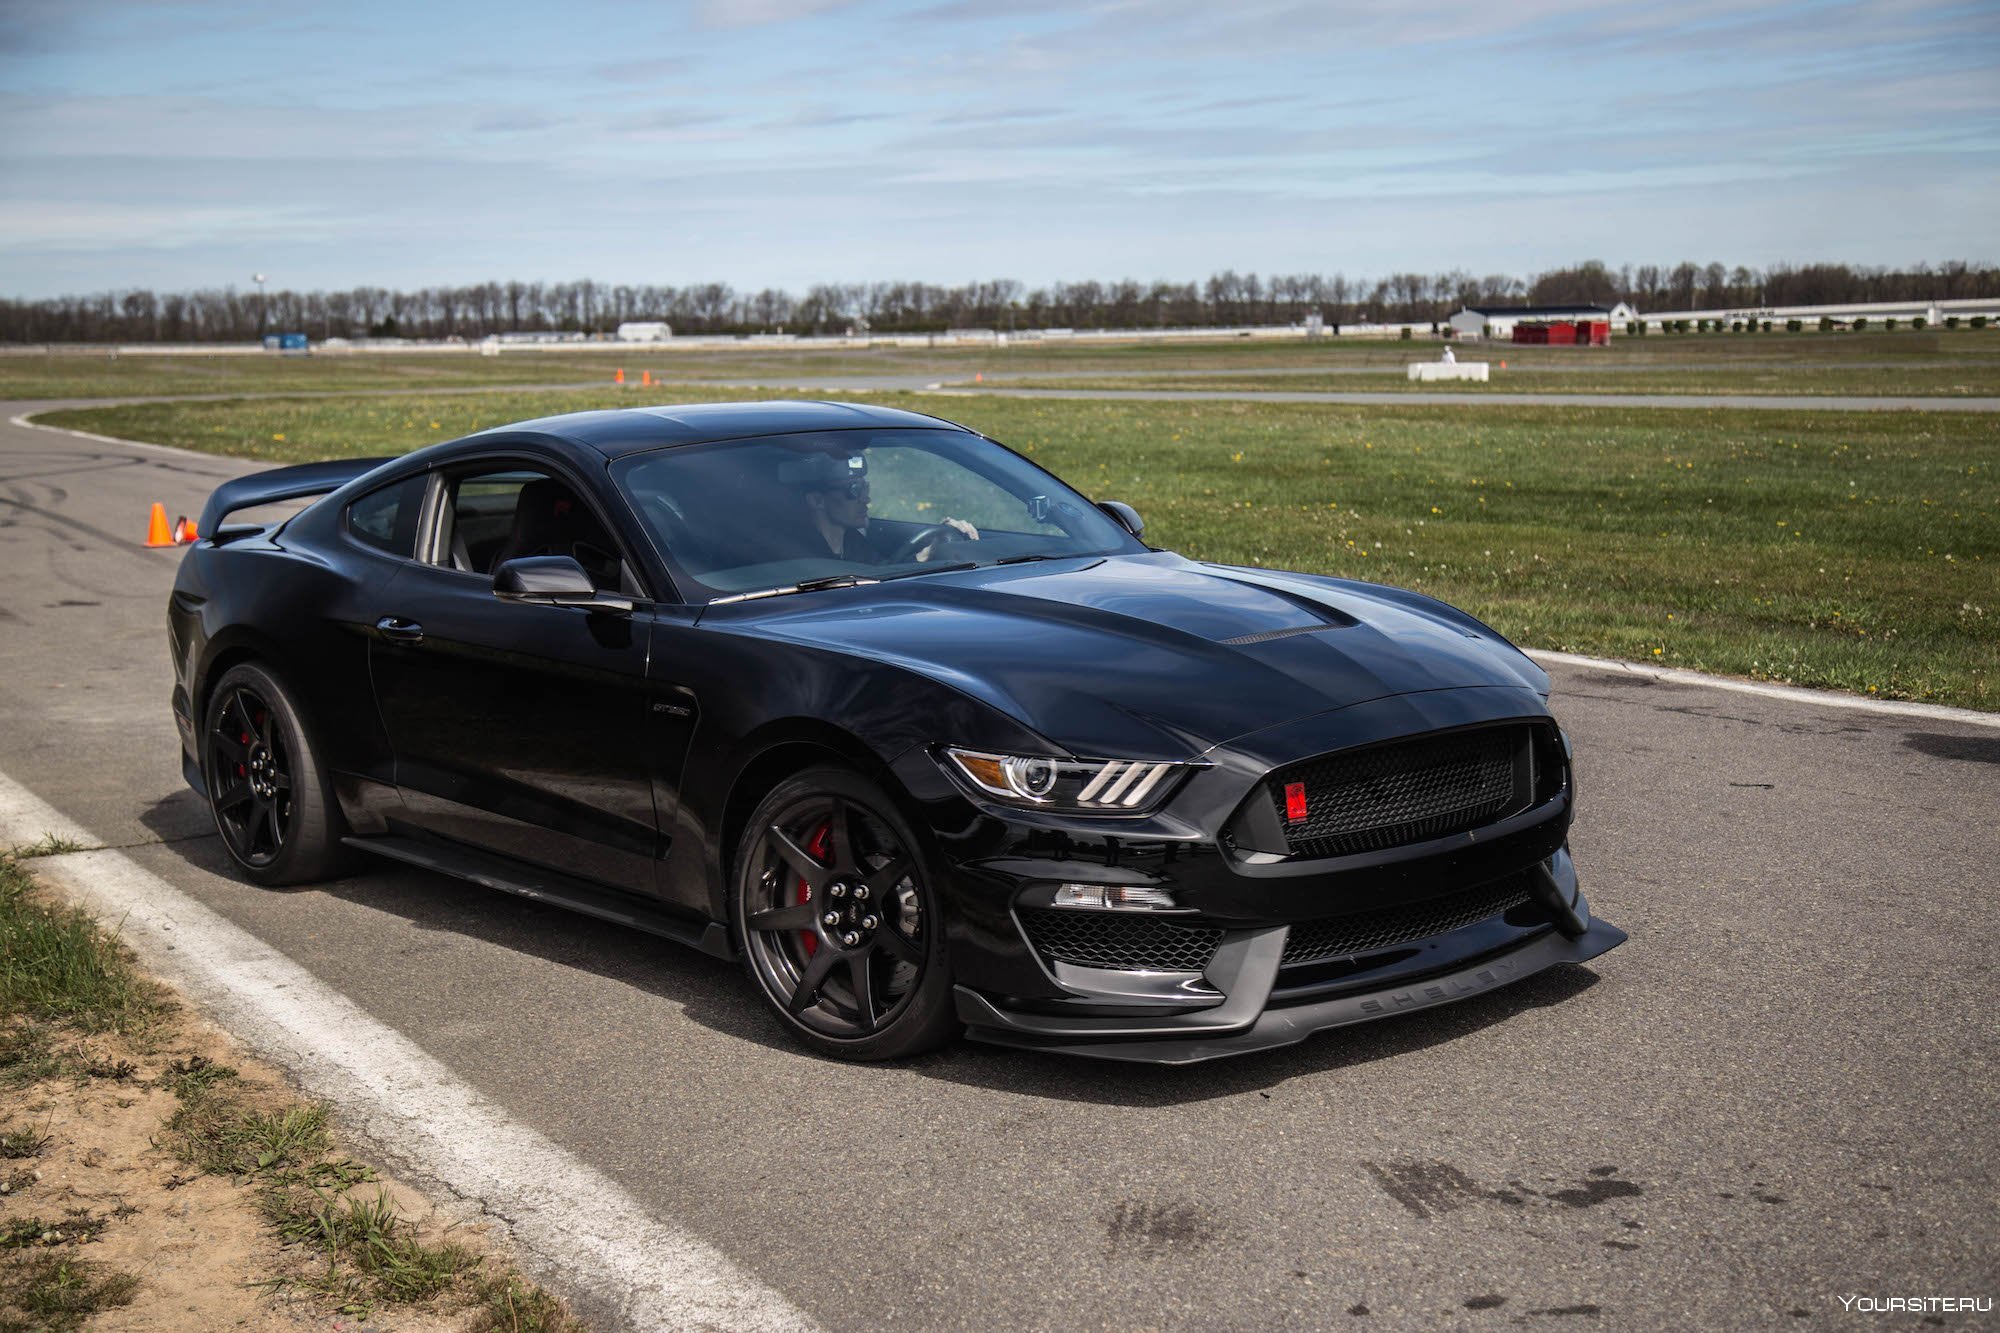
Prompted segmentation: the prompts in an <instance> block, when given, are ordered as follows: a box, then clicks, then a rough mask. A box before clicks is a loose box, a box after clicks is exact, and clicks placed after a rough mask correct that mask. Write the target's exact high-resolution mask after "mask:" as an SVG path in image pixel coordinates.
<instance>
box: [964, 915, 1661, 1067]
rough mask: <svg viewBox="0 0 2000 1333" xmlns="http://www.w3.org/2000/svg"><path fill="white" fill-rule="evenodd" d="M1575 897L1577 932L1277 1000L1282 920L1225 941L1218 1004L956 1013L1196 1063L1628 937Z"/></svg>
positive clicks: (1067, 1048) (1530, 970)
mask: <svg viewBox="0 0 2000 1333" xmlns="http://www.w3.org/2000/svg"><path fill="white" fill-rule="evenodd" d="M1576 905H1577V908H1578V911H1579V914H1580V915H1581V916H1583V917H1584V919H1585V920H1586V921H1587V925H1586V927H1585V929H1584V930H1583V932H1582V933H1581V934H1579V935H1575V936H1571V935H1568V934H1565V933H1564V932H1563V931H1561V930H1558V929H1556V928H1554V927H1551V928H1550V929H1548V930H1546V931H1543V932H1541V933H1539V934H1536V935H1532V936H1530V937H1529V938H1528V939H1527V940H1526V942H1525V943H1519V944H1517V945H1515V946H1514V947H1512V948H1510V949H1507V950H1505V951H1503V952H1500V953H1497V954H1489V955H1487V956H1485V957H1481V958H1478V959H1476V960H1475V961H1472V962H1467V963H1463V964H1461V965H1459V966H1457V967H1455V968H1453V969H1452V970H1449V971H1443V972H1433V973H1430V974H1428V975H1425V976H1421V977H1417V978H1414V979H1410V980H1407V981H1402V982H1397V983H1395V984H1390V985H1386V986H1380V987H1375V988H1368V989H1360V990H1349V991H1343V992H1341V993H1339V994H1336V995H1334V996H1332V997H1330V998H1327V999H1323V1000H1315V1001H1308V1002H1305V1003H1301V1004H1292V1005H1286V1006H1283V1007H1279V1008H1267V1007H1266V1005H1267V1004H1268V1002H1269V1000H1270V998H1271V992H1272V990H1273V988H1274V987H1275V985H1276V982H1277V979H1278V971H1279V962H1280V959H1281V957H1282V956H1283V953H1284V948H1285V936H1286V933H1287V931H1288V929H1289V928H1288V927H1285V926H1275V927H1271V928H1269V929H1267V930H1262V931H1243V932H1241V933H1240V935H1239V936H1237V937H1236V938H1233V939H1231V940H1229V941H1227V942H1225V944H1224V946H1223V948H1222V949H1221V950H1219V951H1218V953H1217V958H1216V961H1215V963H1214V964H1212V965H1211V966H1210V968H1209V971H1208V980H1209V981H1210V982H1211V983H1212V984H1213V985H1214V986H1215V987H1216V989H1218V990H1220V991H1222V992H1223V994H1224V995H1225V996H1226V997H1227V998H1226V999H1225V1000H1224V1001H1223V1003H1222V1004H1221V1005H1219V1006H1216V1007H1214V1008H1210V1009H1203V1010H1199V1011H1196V1012H1192V1013H1179V1014H1168V1015H1160V1016H1156V1017H1145V1018H1083V1017H1070V1016H1066V1015H1065V1016H1058V1015H1046V1014H1034V1013H1017V1012H1014V1011H1011V1010H1007V1009H1002V1008H1000V1007H999V1006H997V1005H995V1004H994V1003H993V1002H992V1001H991V1000H989V999H988V998H986V997H985V996H983V995H981V994H979V993H978V992H976V991H971V990H968V989H966V988H965V987H963V986H961V987H959V988H958V1013H959V1017H960V1018H961V1019H963V1020H964V1021H965V1023H966V1024H967V1026H968V1031H967V1035H968V1036H970V1037H973V1038H975V1039H977V1040H979V1041H987V1042H993V1043H996V1044H998V1045H1002V1046H1017V1047H1023V1048H1026V1049H1029V1050H1043V1051H1060V1052H1063V1053H1065V1054H1070V1055H1086V1056H1092V1057H1095V1058H1097V1059H1100V1060H1125V1061H1133V1062H1137V1063H1143V1064H1163V1065H1185V1064H1194V1063H1197V1062H1199V1061H1202V1060H1214V1059H1217V1058H1219V1057H1221V1056H1225V1055H1242V1054H1245V1053H1247V1052H1250V1051H1262V1050H1269V1049H1271V1048H1272V1047H1276V1046H1289V1045H1291V1044H1292V1043H1293V1042H1297V1041H1302V1040H1304V1039H1305V1038H1306V1037H1309V1036H1311V1035H1312V1034H1313V1033H1315V1032H1320V1031H1323V1030H1325V1029H1327V1028H1336V1027H1345V1026H1347V1025H1349V1024H1352V1023H1367V1022H1371V1021H1373V1020H1375V1019H1378V1018H1387V1017H1389V1016H1390V1015H1391V1014H1400V1013H1410V1012H1414V1011H1415V1010H1418V1009H1429V1008H1432V1007H1434V1006H1436V1005H1440V1004H1449V1003H1450V1002H1452V1001H1453V1000H1463V999H1467V998H1469V997H1471V996H1474V995H1479V994H1483V993H1484V992H1486V991H1490V990H1495V989H1497V988H1499V987H1501V986H1505V985H1508V984H1510V983H1512V982H1516V981H1520V980H1522V979H1523V978H1525V977H1529V976H1532V975H1534V974H1535V973H1537V972H1540V971H1542V970H1543V969H1545V968H1549V967H1553V966H1555V965H1556V964H1557V963H1584V962H1588V961H1590V960H1591V959H1593V958H1596V957H1597V956H1598V955H1600V954H1603V953H1606V952H1608V951H1609V950H1611V949H1615V948H1617V947H1618V946H1619V945H1620V944H1623V943H1624V942H1625V932H1624V931H1622V930H1620V929H1618V927H1616V926H1614V925H1611V924H1610V923H1609V922H1606V921H1599V920H1591V919H1589V916H1588V912H1589V908H1588V906H1587V904H1585V903H1584V902H1583V901H1582V900H1581V899H1580V898H1579V899H1578V901H1577V904H1576Z"/></svg>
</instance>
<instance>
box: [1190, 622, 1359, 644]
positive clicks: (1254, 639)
mask: <svg viewBox="0 0 2000 1333" xmlns="http://www.w3.org/2000/svg"><path fill="white" fill-rule="evenodd" d="M1353 623H1354V622H1353V621H1351V620H1350V621H1348V622H1346V624H1334V625H1293V626H1292V627H1291V628H1289V629H1267V630H1264V631H1263V632H1262V633H1259V634H1239V635H1237V636H1236V637H1235V638H1233V639H1221V640H1218V642H1220V643H1226V644H1229V645H1231V646H1240V645H1242V644H1246V643H1269V642H1270V641H1271V640H1273V639H1289V638H1291V637H1292V636H1293V635H1294V634H1323V633H1325V632H1326V631H1327V630H1330V629H1346V628H1347V626H1348V625H1351V624H1353Z"/></svg>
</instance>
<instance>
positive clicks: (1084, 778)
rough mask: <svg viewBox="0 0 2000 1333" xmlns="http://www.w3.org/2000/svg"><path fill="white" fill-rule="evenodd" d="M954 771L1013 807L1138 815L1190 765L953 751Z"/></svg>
mask: <svg viewBox="0 0 2000 1333" xmlns="http://www.w3.org/2000/svg"><path fill="white" fill-rule="evenodd" d="M945 755H946V756H947V757H948V758H949V759H950V761H951V763H950V765H949V766H950V767H951V768H953V769H955V770H956V771H957V772H958V773H959V775H960V776H962V777H964V778H965V780H966V781H968V782H970V783H971V784H972V785H973V786H974V787H976V788H978V789H979V790H980V791H981V792H983V793H985V794H986V795H988V796H992V797H996V798H998V799H999V800H1002V801H1006V802H1008V803H1009V804H1013V805H1024V806H1031V807H1037V808H1044V809H1058V810H1063V809H1066V810H1103V811H1110V812H1113V813H1122V814H1135V813H1137V812H1139V811H1141V810H1146V809H1150V808H1151V807H1153V806H1155V805H1158V804H1159V803H1160V802H1161V801H1162V800H1164V799H1165V798H1166V796H1167V793H1168V792H1170V791H1171V790H1172V789H1173V786H1174V779H1175V777H1177V776H1178V775H1179V773H1180V771H1181V770H1182V769H1184V768H1186V767H1187V765H1185V764H1163V763H1153V762H1149V761H1147V760H1139V759H1135V760H1121V759H1047V758H1042V757H1040V756H1036V755H1012V754H988V753H985V752H983V751H979V750H959V749H953V748H947V749H946V750H945Z"/></svg>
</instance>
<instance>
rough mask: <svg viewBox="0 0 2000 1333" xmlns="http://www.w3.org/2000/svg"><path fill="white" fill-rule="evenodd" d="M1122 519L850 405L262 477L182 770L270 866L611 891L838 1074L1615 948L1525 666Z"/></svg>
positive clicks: (1419, 1004) (213, 556) (554, 431)
mask: <svg viewBox="0 0 2000 1333" xmlns="http://www.w3.org/2000/svg"><path fill="white" fill-rule="evenodd" d="M313 496H319V497H322V498H319V499H317V500H315V501H314V502H313V503H311V504H309V505H307V506H306V507H305V508H303V509H302V510H299V511H298V512H297V513H296V514H295V515H293V516H292V517H290V518H288V519H285V520H283V521H281V522H277V523H273V524H234V525H232V524H231V523H229V521H228V520H229V518H230V516H231V515H232V514H234V513H236V512H238V511H241V510H245V509H249V508H252V507H255V506H259V505H266V504H271V503H274V502H277V501H297V500H300V499H305V498H308V497H313ZM1141 530H1142V525H1141V523H1140V521H1139V517H1138V515H1137V514H1135V513H1134V512H1133V511H1132V510H1131V509H1130V508H1128V507H1127V506H1125V505H1121V504H1118V503H1116V502H1112V501H1105V502H1103V503H1101V504H1093V503H1091V502H1090V501H1089V500H1086V499H1085V498H1084V497H1083V496H1081V495H1079V494H1078V493H1077V492H1076V491H1074V490H1072V489H1070V488H1069V487H1068V486H1066V485H1064V484H1063V483H1062V482H1061V481H1059V480H1058V479H1057V478H1055V477H1054V476H1052V475H1050V474H1049V473H1048V472H1046V471H1044V470H1042V469H1041V468H1039V467H1037V466H1036V465H1035V464H1033V463H1031V462H1029V461H1028V460H1027V459H1025V458H1023V457H1021V456H1020V455H1018V454H1016V453H1014V452H1012V451H1011V450H1008V449H1006V448H1003V447H1002V446H1000V445H998V444H996V443H994V442H993V441H991V440H988V439H986V438H985V437H983V436H980V435H977V434H975V433H973V432H972V431H969V430H966V429H964V428H963V427H959V426H955V425H952V424H951V423H949V422H945V421H940V420H937V419H934V418H931V417H926V416H919V415H916V414H914V413H909V412H899V411H890V410H886V409H881V408H874V407H861V406H854V405H849V404H841V403H741V404H720V405H701V406H691V407H657V408H641V409H631V410H620V411H608V412H585V413H579V414H576V415H573V416H562V417H551V418H548V419H546V420H540V421H528V422H523V423H521V424H519V425H514V426H507V427H503V428H500V429H496V430H489V431H483V432H481V433H479V434H477V435H472V436H468V437H466V438H465V439H461V440H455V441H452V442H451V443H448V444H440V445H436V446H433V447H431V448H427V449H421V450H418V451H417V452H415V453H412V454H409V455H406V456H404V457H401V458H395V459H362V460H354V461H343V462H331V463H316V464H310V465H307V466H304V467H291V468H283V469H279V470H276V471H270V472H263V473H258V474H256V475H253V476H249V477H244V478H242V479H240V480H236V481H232V482H229V483H227V484H225V485H224V486H222V487H220V488H219V489H217V491H216V492H215V494H214V495H213V496H212V497H211V498H210V500H209V502H208V505H207V508H206V510H205V512H204V513H203V514H202V517H201V531H202V532H203V533H205V534H208V535H207V537H206V538H205V539H204V540H202V541H201V542H200V543H199V544H197V545H195V546H193V547H192V548H190V550H189V551H188V553H187V555H186V557H185V559H184V561H183V563H182V565H181V568H180V574H179V578H178V579H177V580H176V582H175V587H174V593H173V598H172V602H171V605H170V607H169V613H168V621H169V629H170V635H171V639H172V648H173V656H174V667H175V673H176V677H177V681H178V683H177V685H176V688H175V690H174V700H173V707H174V716H175V719H176V721H177V722H178V723H179V725H180V732H181V740H182V746H183V750H184V752H185V757H184V766H185V770H186V774H187V780H188V781H189V783H191V784H192V785H193V786H194V787H195V789H196V790H197V791H200V792H203V793H204V794H205V795H206V797H207V799H208V801H209V804H210V806H211V807H212V808H213V810H214V813H215V823H216V827H217V828H218V829H219V830H220V832H221V834H222V839H223V841H224V843H225V844H227V846H228V848H229V852H230V854H231V856H232V857H234V858H235V861H236V863H237V864H238V865H239V866H241V867H242V869H243V872H244V874H245V875H247V876H248V877H249V878H251V879H252V880H255V881H257V882H259V883H264V884H281V883H289V882H296V881H301V880H310V879H314V878H319V877H325V876H328V875H331V874H334V873H337V871H338V870H339V869H340V867H341V866H342V864H343V862H344V861H345V859H346V857H347V856H348V855H349V852H350V849H357V848H358V849H361V850H363V851H369V852H375V853H379V854H381V855H383V856H389V857H394V858H396V859H397V860H401V861H406V862H410V863H412V864H415V865H419V866H427V867H430V868H433V869H436V870H441V871H444V872H446V873H449V874H453V875H460V876H463V877H465V878H467V879H471V880H475V881H477V882H479V883H481V884H486V885H490V886H492V887H494V888H500V889H506V890H509V891H511V892H515V893H520V894H525V895H528V896H530V897H533V898H536V899H540V900H544V901H548V902H553V903H559V904H562V905H564V906H568V907H572V908H575V909H578V910H580V911H584V912H589V913H592V914H594V915H597V916H601V917H607V918H610V919H612V920H616V921H622V922H627V923H630V924H632V925H635V926H639V927H642V928H644V929H646V930H650V931H654V932H657V933H659V934H661V935H666V936H669V937H672V938H674V939H678V940H682V941H685V942H686V943H688V944H692V945H694V946H695V947H697V948H700V949H703V950H705V951H707V952H709V953H712V954H715V955H718V956H721V957H725V958H728V957H740V958H741V959H742V960H743V963H744V965H745V967H746V969H747V970H748V972H749V973H750V976H751V978H752V980H753V981H754V982H755V984H756V987H757V989H758V991H759V992H760V993H761V994H762V995H763V997H764V998H765V1000H766V1001H768V1002H769V1005H770V1008H771V1010H772V1012H773V1013H774V1014H775V1015H776V1016H777V1018H778V1021H779V1022H780V1023H782V1024H783V1025H784V1026H785V1027H786V1028H788V1029H789V1030H790V1031H791V1032H792V1033H793V1034H795V1035H796V1036H797V1037H798V1038H799V1039H800V1040H801V1041H803V1042H805V1043H806V1044H808V1045H810V1046H812V1047H814V1048H816V1049H818V1050H821V1051H824V1052H828V1053H832V1054H835V1055H840V1056H846V1057H853V1058H864V1059H871V1058H884V1057H891V1056H897V1055H903V1054H907V1053H910V1052H914V1051H918V1050H921V1049H924V1048H926V1047H929V1046H932V1045H935V1044H936V1043H938V1042H940V1041H942V1040H943V1039H945V1038H946V1037H947V1036H948V1035H949V1034H951V1033H952V1032H953V1031H954V1030H956V1029H958V1028H960V1027H963V1028H965V1029H967V1030H969V1032H970V1034H971V1035H972V1036H974V1037H977V1038H980V1039H982V1040H986V1041H993V1042H1002V1043H1007V1044H1011V1045H1016V1046H1027V1047H1036V1048H1044V1049H1052V1050H1056V1049H1059V1050H1064V1051H1074V1052H1077V1053H1080V1054H1087V1055H1096V1056H1103V1057H1110V1058H1116V1059H1125V1060H1144V1061H1162V1062H1184V1061H1190V1060H1200V1059H1206V1058H1209V1057H1212V1056H1217V1055H1225V1054H1230V1053H1233V1052H1239V1051H1247V1050H1253V1049H1257V1048H1261V1047H1268V1046H1276V1045H1281V1044H1284V1043H1287V1042H1292V1041H1297V1040H1298V1039H1300V1038H1301V1037H1304V1036H1305V1035H1307V1034H1308V1033H1311V1032H1313V1031H1315V1030H1317V1029H1320V1028H1326V1027H1333V1026H1336V1025H1340V1024H1345V1023H1353V1022H1358V1021H1362V1020H1365V1019H1370V1018H1375V1017H1380V1016H1382V1015H1385V1014H1391V1013H1397V1012H1401V1011H1404V1010H1413V1009H1420V1008H1423V1007H1426V1006H1429V1005H1434V1004H1439V1003H1442V1002H1444V1001H1448V1000H1453V999H1457V998H1460V997H1462V996H1466V995H1472V994H1475V993H1478V992H1480V991H1484V990H1488V989H1490V988H1492V987H1495V986H1499V985H1502V984H1504V983H1506V982H1509V981H1513V980H1516V979H1518V978H1521V977H1524V976H1526V975H1528V974H1529V973H1532V972H1535V971H1538V970H1540V969H1542V968H1545V967H1548V966H1550V965H1552V964H1555V963H1570V962H1581V961H1583V960H1586V959H1589V958H1593V957H1596V956H1597V955H1598V954H1601V953H1603V952H1604V951H1605V950H1607V949H1610V948H1612V947H1613V946H1615V945H1617V944H1618V943H1620V942H1621V941H1622V940H1623V939H1624V938H1625V937H1624V935H1623V934H1622V933H1621V932H1620V931H1619V930H1617V929H1616V928H1615V927H1613V926H1610V925H1607V924H1605V923H1604V922H1602V921H1596V920H1593V919H1592V918H1591V916H1590V912H1589V908H1588V907H1587V906H1586V904H1585V902H1584V898H1583V895H1582V894H1581V893H1580V892H1579V891H1578V888H1577V881H1576V874H1575V871H1574V870H1573V868H1572V866H1571V863H1570V857H1569V853H1568V850H1567V845H1566V838H1567V833H1568V829H1569V822H1570V814H1571V809H1572V801H1573V791H1574V789H1573V786H1572V780H1571V775H1570V763H1569V746H1568V742H1567V740H1566V738H1565V737H1564V735H1563V733H1562V731H1561V730H1560V729H1559V728H1558V727H1557V725H1556V722H1555V719H1554V718H1553V717H1551V716H1550V714H1549V710H1548V703H1547V692H1548V678H1547V676H1546V675H1544V674H1543V672H1542V671H1541V669H1540V668H1538V667H1537V666H1535V665H1534V663H1532V662H1530V661H1529V660H1528V659H1527V658H1526V657H1524V656H1522V655H1521V654H1520V653H1519V652H1518V651H1516V650H1515V649H1514V648H1513V647H1512V646H1511V645H1509V644H1508V643H1507V642H1506V641H1505V640H1504V639H1502V638H1501V637H1500V636H1499V635H1498V634H1495V633H1494V632H1493V631H1492V630H1490V629H1488V628H1487V627H1486V626H1484V625H1482V624H1480V623H1479V622H1478V621H1476V620H1474V619H1473V618H1472V617H1470V616H1467V615H1465V614H1463V613H1462V612H1459V611H1456V610H1453V609H1452V608H1451V607H1448V606H1445V605H1443V604H1442V603H1440V602H1437V601H1434V600H1432V599H1430V598H1428V597H1423V596H1420V595H1418V594H1416V593H1413V592H1405V591H1402V590H1400V589H1396V588H1387V587H1380V586H1376V585H1372V584H1365V583H1353V582H1349V581H1346V580H1343V579H1335V578H1323V577H1316V576H1312V575H1306V574H1291V573H1283V572H1279V571H1274V570H1265V569H1248V568H1237V567H1232V566H1224V565H1214V564H1206V563H1202V562H1199V561H1194V560H1188V559H1184V558H1183V557H1181V556H1178V555H1175V554H1174V553H1172V552H1171V551H1163V550H1155V549H1153V548H1151V547H1148V546H1146V545H1145V544H1144V543H1143V542H1141V541H1140V533H1141Z"/></svg>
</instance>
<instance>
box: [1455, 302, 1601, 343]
mask: <svg viewBox="0 0 2000 1333" xmlns="http://www.w3.org/2000/svg"><path fill="white" fill-rule="evenodd" d="M1638 318H1639V312H1638V311H1636V310H1634V309H1633V308H1632V307H1631V306H1630V305H1629V304H1627V303H1626V302H1624V301H1620V302H1618V303H1617V304H1616V305H1609V306H1603V305H1489V306H1467V307H1466V308H1465V309H1463V310H1461V311H1459V312H1458V313H1457V314H1455V315H1453V316H1452V317H1451V336H1452V337H1454V338H1493V339H1499V340H1502V341H1506V340H1511V339H1512V338H1513V336H1514V326H1515V325H1517V324H1557V323H1567V324H1578V323H1583V324H1609V325H1610V326H1611V327H1612V328H1614V329H1623V328H1624V327H1625V326H1626V325H1627V324H1629V323H1631V322H1632V321H1634V320H1636V319H1638Z"/></svg>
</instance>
